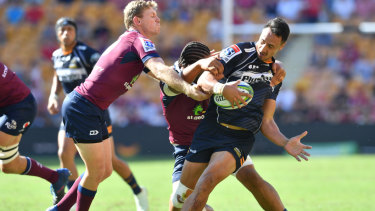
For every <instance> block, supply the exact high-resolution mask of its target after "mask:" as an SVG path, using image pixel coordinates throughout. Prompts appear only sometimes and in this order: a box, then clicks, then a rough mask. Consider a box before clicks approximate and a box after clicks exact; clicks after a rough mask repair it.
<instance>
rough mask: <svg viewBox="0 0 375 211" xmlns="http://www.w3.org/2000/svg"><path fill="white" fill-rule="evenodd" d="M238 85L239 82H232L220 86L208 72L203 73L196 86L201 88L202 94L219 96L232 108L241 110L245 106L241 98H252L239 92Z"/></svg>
mask: <svg viewBox="0 0 375 211" xmlns="http://www.w3.org/2000/svg"><path fill="white" fill-rule="evenodd" d="M239 83H240V81H233V82H229V83H225V84H222V83H220V82H218V79H217V78H216V77H215V76H214V75H213V74H212V73H211V72H208V71H205V72H203V73H202V75H201V76H200V77H199V79H198V86H199V87H201V88H202V90H203V91H204V92H206V93H212V94H221V95H223V96H224V97H225V98H226V99H227V100H228V101H229V102H230V103H231V104H232V107H233V106H234V105H237V106H238V108H241V107H243V106H245V105H247V103H246V101H245V100H244V99H243V98H242V96H247V97H252V96H251V95H250V94H248V93H244V92H241V91H239V90H238V88H237V85H238V84H239Z"/></svg>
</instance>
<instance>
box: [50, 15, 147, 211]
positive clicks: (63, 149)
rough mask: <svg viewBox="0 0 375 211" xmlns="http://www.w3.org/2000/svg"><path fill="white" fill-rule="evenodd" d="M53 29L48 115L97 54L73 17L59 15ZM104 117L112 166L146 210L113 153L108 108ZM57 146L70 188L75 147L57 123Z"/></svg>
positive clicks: (144, 193) (136, 187) (54, 111)
mask: <svg viewBox="0 0 375 211" xmlns="http://www.w3.org/2000/svg"><path fill="white" fill-rule="evenodd" d="M55 30H56V36H57V39H58V41H59V43H60V48H59V49H57V50H55V51H54V52H53V55H52V61H53V67H54V69H55V73H54V76H53V81H52V87H51V93H50V97H49V100H48V106H47V109H48V111H49V112H50V114H57V113H58V112H59V110H60V105H59V93H60V92H61V90H62V89H63V91H64V94H65V95H67V94H69V93H70V92H71V91H73V89H74V88H75V87H76V86H78V85H80V84H81V83H82V82H84V80H85V79H86V78H87V76H88V75H89V74H90V73H91V71H92V68H93V67H94V65H95V63H96V62H97V61H98V59H99V57H100V54H99V52H97V51H96V50H94V49H93V48H91V47H89V46H88V45H86V44H85V43H83V42H80V41H78V40H77V24H76V22H75V21H74V20H73V19H71V18H68V17H62V18H60V19H59V20H57V22H56V25H55ZM104 118H105V122H106V125H107V129H108V136H109V142H110V144H111V149H112V165H113V169H114V170H115V171H116V172H117V173H118V175H120V176H121V177H122V178H123V180H124V181H126V182H127V183H128V184H129V186H130V187H131V188H132V191H133V194H134V199H135V202H136V206H137V208H138V209H139V210H147V209H148V208H147V207H148V200H147V191H146V189H145V188H143V187H142V188H141V187H140V186H139V185H138V183H137V181H136V179H135V177H134V176H133V174H132V172H131V170H130V168H129V166H128V164H127V163H125V162H123V161H122V160H120V159H119V158H118V157H117V156H116V153H115V150H114V149H115V148H114V142H113V136H112V125H111V119H110V117H109V113H108V110H105V115H104ZM58 146H59V150H58V155H59V160H60V166H61V167H64V168H68V169H69V170H70V171H71V172H72V175H71V176H70V177H69V182H68V184H67V187H68V189H70V188H71V187H72V185H73V184H74V181H75V180H76V179H77V178H78V171H77V167H76V165H75V161H74V158H75V155H76V154H77V149H76V148H75V145H74V142H73V139H72V138H67V137H66V136H65V129H64V125H63V123H61V125H60V129H59V133H58Z"/></svg>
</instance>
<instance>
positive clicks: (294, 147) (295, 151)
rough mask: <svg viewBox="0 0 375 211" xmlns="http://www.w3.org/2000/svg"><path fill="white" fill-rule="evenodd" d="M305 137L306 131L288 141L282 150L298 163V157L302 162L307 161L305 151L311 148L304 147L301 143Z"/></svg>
mask: <svg viewBox="0 0 375 211" xmlns="http://www.w3.org/2000/svg"><path fill="white" fill-rule="evenodd" d="M306 135H307V131H305V132H303V133H302V134H300V135H298V136H295V137H293V138H291V139H289V141H288V143H287V144H286V145H285V146H284V149H285V150H286V151H287V152H288V153H289V154H290V155H291V156H293V157H294V158H296V159H297V160H298V161H301V159H300V157H301V158H303V159H304V160H306V161H307V160H309V159H308V158H307V157H308V156H310V154H309V153H308V152H306V151H305V149H311V148H312V146H309V145H304V144H302V143H301V139H302V138H303V137H305V136H306Z"/></svg>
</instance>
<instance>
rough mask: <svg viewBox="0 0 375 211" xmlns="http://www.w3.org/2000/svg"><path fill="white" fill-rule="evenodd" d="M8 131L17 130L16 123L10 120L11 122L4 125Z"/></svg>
mask: <svg viewBox="0 0 375 211" xmlns="http://www.w3.org/2000/svg"><path fill="white" fill-rule="evenodd" d="M5 125H6V126H7V128H8V129H9V130H15V129H16V128H17V122H16V121H14V120H13V119H12V121H10V122H7V123H5Z"/></svg>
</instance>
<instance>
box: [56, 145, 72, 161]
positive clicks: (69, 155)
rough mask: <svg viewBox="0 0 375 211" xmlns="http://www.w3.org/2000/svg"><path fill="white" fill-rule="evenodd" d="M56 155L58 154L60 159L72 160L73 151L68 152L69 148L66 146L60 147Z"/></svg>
mask: <svg viewBox="0 0 375 211" xmlns="http://www.w3.org/2000/svg"><path fill="white" fill-rule="evenodd" d="M57 155H58V156H59V158H60V160H63V161H67V160H74V155H75V153H73V152H69V150H67V149H66V148H64V147H61V148H59V150H58V151H57Z"/></svg>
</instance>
